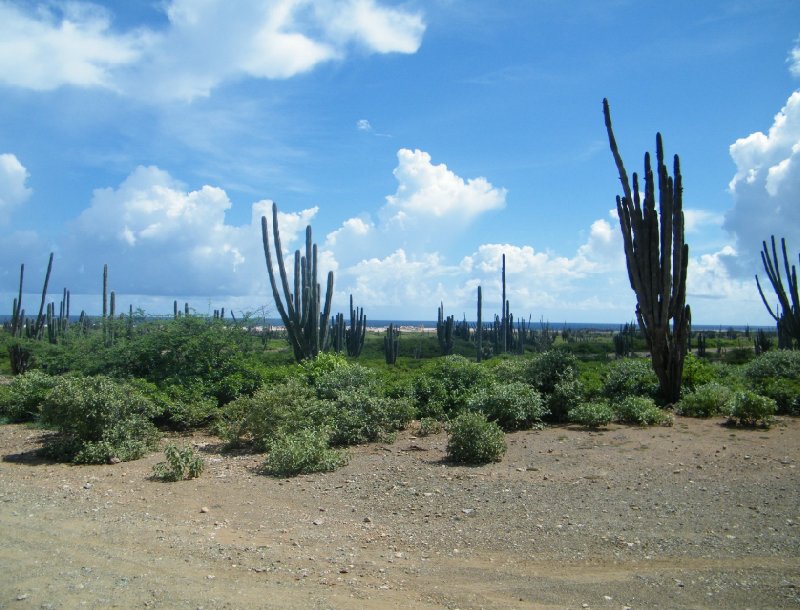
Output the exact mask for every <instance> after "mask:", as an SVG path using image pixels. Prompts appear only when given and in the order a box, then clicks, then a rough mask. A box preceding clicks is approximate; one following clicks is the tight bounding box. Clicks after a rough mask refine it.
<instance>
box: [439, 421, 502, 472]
mask: <svg viewBox="0 0 800 610" xmlns="http://www.w3.org/2000/svg"><path fill="white" fill-rule="evenodd" d="M448 432H449V433H450V439H449V441H448V443H447V457H448V459H450V460H451V461H453V462H458V463H462V464H488V463H489V462H499V461H500V460H501V459H503V455H505V452H506V438H505V434H503V430H502V429H501V428H500V426H498V425H497V423H496V422H493V421H488V420H487V419H486V416H485V415H484V414H483V413H471V412H466V413H462V414H461V415H459V416H458V417H456V418H455V419H454V420H453V421H452V422H450V426H449V430H448Z"/></svg>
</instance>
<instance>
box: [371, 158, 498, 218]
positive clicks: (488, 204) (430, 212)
mask: <svg viewBox="0 0 800 610" xmlns="http://www.w3.org/2000/svg"><path fill="white" fill-rule="evenodd" d="M397 160H398V164H397V167H396V168H395V169H394V176H395V178H397V182H398V186H397V192H396V193H395V194H394V195H389V196H387V197H386V201H387V205H386V206H385V207H384V208H383V210H382V215H383V217H384V218H386V222H387V224H389V225H391V226H393V227H399V228H404V229H409V228H412V227H413V226H414V225H415V224H417V223H418V222H419V221H422V222H425V223H427V222H430V221H431V220H442V219H446V220H447V221H448V222H451V223H455V224H456V225H463V224H466V223H468V222H469V221H471V220H472V219H474V218H475V217H476V216H478V215H479V214H482V213H484V212H487V211H490V210H497V209H500V208H503V207H504V206H505V203H506V189H504V188H495V187H493V186H492V185H491V183H489V181H487V180H486V178H483V177H478V178H470V179H468V180H467V181H466V182H465V181H464V179H463V178H461V177H459V176H457V175H456V174H455V173H453V172H452V171H451V170H449V169H448V168H447V166H446V165H445V164H443V163H442V164H440V165H433V163H432V162H431V156H430V155H429V154H428V153H426V152H423V151H421V150H414V151H411V150H408V149H407V148H401V149H400V150H399V151H398V152H397Z"/></svg>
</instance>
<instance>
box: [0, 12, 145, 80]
mask: <svg viewBox="0 0 800 610" xmlns="http://www.w3.org/2000/svg"><path fill="white" fill-rule="evenodd" d="M147 39H148V37H147V36H145V35H143V34H142V33H141V32H134V33H131V34H123V35H119V34H115V33H113V32H112V31H111V22H110V19H109V15H108V13H107V12H106V11H105V10H104V9H102V8H100V7H97V6H95V5H90V4H85V3H78V2H75V3H68V4H64V5H63V10H62V11H61V13H60V14H59V13H57V12H56V11H55V9H53V8H51V7H49V6H48V7H45V6H39V7H38V8H37V10H36V11H35V12H32V11H31V12H26V11H24V10H22V9H21V8H20V7H19V5H16V4H11V3H8V2H3V3H2V4H0V82H4V83H6V84H9V85H13V86H17V87H25V88H28V89H36V90H48V89H55V88H56V87H60V86H62V85H78V86H102V87H111V86H113V78H112V74H111V72H112V70H113V69H114V68H118V67H122V66H126V65H130V64H132V63H134V62H135V61H136V60H137V59H138V58H139V57H140V54H141V49H142V47H143V45H144V44H145V43H146V41H147Z"/></svg>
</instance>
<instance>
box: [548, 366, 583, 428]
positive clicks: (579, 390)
mask: <svg viewBox="0 0 800 610" xmlns="http://www.w3.org/2000/svg"><path fill="white" fill-rule="evenodd" d="M585 396H586V389H585V386H584V385H583V382H582V381H581V380H580V379H572V378H570V377H569V376H567V377H565V378H563V379H559V380H558V381H557V382H556V385H555V387H554V388H553V391H552V392H551V393H550V394H548V395H547V396H546V398H545V400H546V404H547V411H548V413H549V418H550V419H551V420H553V421H555V422H565V421H567V419H568V418H569V412H570V410H571V409H574V408H575V407H576V406H578V405H579V404H580V403H581V402H583V400H584V399H585Z"/></svg>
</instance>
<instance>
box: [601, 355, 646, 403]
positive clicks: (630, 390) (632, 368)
mask: <svg viewBox="0 0 800 610" xmlns="http://www.w3.org/2000/svg"><path fill="white" fill-rule="evenodd" d="M603 395H604V396H605V397H606V398H608V399H609V400H612V401H614V400H619V399H621V398H625V397H626V396H649V397H651V398H655V397H656V396H658V378H657V377H656V374H655V373H654V372H653V367H652V366H651V365H650V360H646V359H643V358H623V359H622V360H617V361H616V362H613V363H612V364H611V365H610V366H609V367H608V370H607V371H606V374H605V376H604V378H603Z"/></svg>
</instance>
